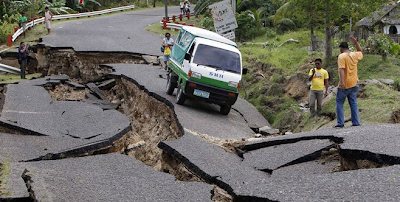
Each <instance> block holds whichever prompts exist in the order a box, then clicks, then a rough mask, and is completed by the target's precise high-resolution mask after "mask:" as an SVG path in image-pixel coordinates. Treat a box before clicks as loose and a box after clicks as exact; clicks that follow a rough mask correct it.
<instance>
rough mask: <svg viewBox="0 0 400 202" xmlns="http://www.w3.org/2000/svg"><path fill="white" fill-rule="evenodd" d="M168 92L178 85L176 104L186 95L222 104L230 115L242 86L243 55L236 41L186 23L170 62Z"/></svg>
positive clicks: (222, 112) (177, 39)
mask: <svg viewBox="0 0 400 202" xmlns="http://www.w3.org/2000/svg"><path fill="white" fill-rule="evenodd" d="M168 71H169V74H168V79H167V94H169V95H172V93H173V92H174V90H175V88H178V91H177V96H176V103H178V104H184V103H185V100H186V98H191V99H200V100H204V101H205V102H209V103H214V104H218V105H220V107H221V108H220V112H221V114H224V115H227V114H229V112H230V110H231V106H232V105H233V104H234V103H235V102H236V100H237V97H238V94H239V89H240V87H241V80H242V74H246V73H247V69H243V68H242V55H241V53H240V51H239V50H238V49H237V45H236V43H235V42H233V41H231V40H229V39H226V38H224V37H222V36H220V35H218V34H217V33H214V32H211V31H208V30H205V29H200V28H196V27H189V26H183V27H182V29H181V30H180V32H179V35H178V37H177V38H176V40H175V45H174V47H173V49H172V53H171V59H170V62H169V63H168Z"/></svg>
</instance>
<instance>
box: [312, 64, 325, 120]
mask: <svg viewBox="0 0 400 202" xmlns="http://www.w3.org/2000/svg"><path fill="white" fill-rule="evenodd" d="M315 67H316V68H313V69H311V70H310V73H309V76H310V78H309V79H308V80H309V81H311V87H310V97H309V99H310V112H311V116H310V118H312V117H314V116H315V100H317V113H316V114H317V115H318V117H321V109H322V99H323V98H324V96H325V97H326V96H327V95H328V87H329V84H328V79H329V74H328V71H326V70H325V69H322V60H321V59H319V58H318V59H316V60H315ZM324 86H325V94H324Z"/></svg>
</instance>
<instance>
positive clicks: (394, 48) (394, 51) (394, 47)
mask: <svg viewBox="0 0 400 202" xmlns="http://www.w3.org/2000/svg"><path fill="white" fill-rule="evenodd" d="M390 53H391V54H393V55H398V54H399V53H400V45H399V44H398V43H392V47H391V48H390Z"/></svg>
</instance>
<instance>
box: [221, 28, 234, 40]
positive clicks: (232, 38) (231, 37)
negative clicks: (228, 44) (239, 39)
mask: <svg viewBox="0 0 400 202" xmlns="http://www.w3.org/2000/svg"><path fill="white" fill-rule="evenodd" d="M221 36H223V37H225V38H227V39H230V40H234V39H235V31H234V30H232V31H230V32H226V33H223V34H221Z"/></svg>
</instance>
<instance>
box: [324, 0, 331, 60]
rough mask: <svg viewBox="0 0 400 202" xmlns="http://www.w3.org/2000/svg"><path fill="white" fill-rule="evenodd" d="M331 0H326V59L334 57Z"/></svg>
mask: <svg viewBox="0 0 400 202" xmlns="http://www.w3.org/2000/svg"><path fill="white" fill-rule="evenodd" d="M329 16H330V0H325V61H327V62H328V63H329V61H330V59H331V58H332V44H331V28H330V27H331V20H330V18H329Z"/></svg>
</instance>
